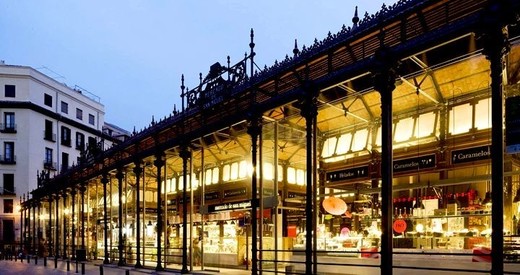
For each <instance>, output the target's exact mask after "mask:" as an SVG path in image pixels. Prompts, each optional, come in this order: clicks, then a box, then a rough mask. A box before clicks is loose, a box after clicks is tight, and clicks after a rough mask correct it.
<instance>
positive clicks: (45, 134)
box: [43, 131, 56, 142]
mask: <svg viewBox="0 0 520 275" xmlns="http://www.w3.org/2000/svg"><path fill="white" fill-rule="evenodd" d="M43 139H45V140H48V141H52V142H56V134H54V133H52V132H47V131H43Z"/></svg>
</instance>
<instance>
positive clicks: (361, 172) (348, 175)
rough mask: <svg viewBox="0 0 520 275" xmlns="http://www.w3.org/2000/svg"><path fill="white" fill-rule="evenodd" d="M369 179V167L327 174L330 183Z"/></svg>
mask: <svg viewBox="0 0 520 275" xmlns="http://www.w3.org/2000/svg"><path fill="white" fill-rule="evenodd" d="M366 177H368V166H362V167H355V168H349V169H344V170H339V171H334V172H329V173H327V180H328V181H340V180H351V179H357V178H366Z"/></svg>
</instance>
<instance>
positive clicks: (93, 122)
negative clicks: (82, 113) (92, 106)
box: [88, 114, 96, 125]
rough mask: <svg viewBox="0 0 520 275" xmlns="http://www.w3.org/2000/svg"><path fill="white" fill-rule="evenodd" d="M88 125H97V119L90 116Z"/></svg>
mask: <svg viewBox="0 0 520 275" xmlns="http://www.w3.org/2000/svg"><path fill="white" fill-rule="evenodd" d="M88 123H89V124H91V125H95V124H96V117H95V116H94V115H92V114H88Z"/></svg>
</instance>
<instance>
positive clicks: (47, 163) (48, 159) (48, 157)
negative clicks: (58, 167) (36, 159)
mask: <svg viewBox="0 0 520 275" xmlns="http://www.w3.org/2000/svg"><path fill="white" fill-rule="evenodd" d="M43 166H44V168H46V169H51V168H53V167H54V165H53V164H52V149H51V148H45V159H44V160H43Z"/></svg>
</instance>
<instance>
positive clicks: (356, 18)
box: [352, 6, 359, 28]
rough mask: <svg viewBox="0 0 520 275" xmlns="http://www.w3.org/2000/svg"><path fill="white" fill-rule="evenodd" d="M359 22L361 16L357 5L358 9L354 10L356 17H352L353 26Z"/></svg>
mask: <svg viewBox="0 0 520 275" xmlns="http://www.w3.org/2000/svg"><path fill="white" fill-rule="evenodd" d="M358 22H359V17H358V13H357V6H356V11H354V17H352V23H353V27H354V28H355V27H357V24H358Z"/></svg>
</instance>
